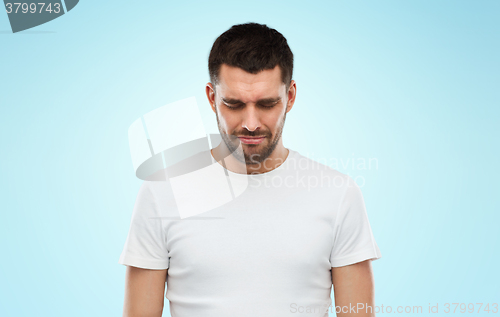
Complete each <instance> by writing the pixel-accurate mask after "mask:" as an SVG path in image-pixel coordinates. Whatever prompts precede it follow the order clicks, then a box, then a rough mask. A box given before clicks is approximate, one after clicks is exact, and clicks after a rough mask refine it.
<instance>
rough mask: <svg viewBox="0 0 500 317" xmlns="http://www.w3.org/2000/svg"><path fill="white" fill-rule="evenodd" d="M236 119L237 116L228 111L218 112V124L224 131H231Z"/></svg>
mask: <svg viewBox="0 0 500 317" xmlns="http://www.w3.org/2000/svg"><path fill="white" fill-rule="evenodd" d="M236 119H237V118H236V117H235V116H234V115H231V114H230V113H221V112H219V124H220V126H221V127H222V128H223V129H224V130H225V131H226V132H231V131H232V130H234V129H235V124H236V121H237V120H236Z"/></svg>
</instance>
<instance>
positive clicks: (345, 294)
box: [332, 260, 375, 317]
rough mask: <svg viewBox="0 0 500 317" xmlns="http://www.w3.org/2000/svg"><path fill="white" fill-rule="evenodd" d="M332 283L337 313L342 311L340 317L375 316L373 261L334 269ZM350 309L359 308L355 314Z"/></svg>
mask: <svg viewBox="0 0 500 317" xmlns="http://www.w3.org/2000/svg"><path fill="white" fill-rule="evenodd" d="M332 282H333V290H334V295H335V308H336V311H339V310H342V312H340V313H339V314H338V315H339V316H358V317H359V316H370V317H371V316H375V312H374V309H375V306H374V305H375V291H374V280H373V272H372V266H371V260H366V261H363V262H358V263H355V264H351V265H346V266H341V267H332ZM361 305H363V306H361ZM368 306H369V307H368ZM344 307H347V308H344ZM349 307H357V309H356V310H355V311H354V313H353V311H352V310H350V309H349ZM370 307H371V308H370ZM342 308H343V309H342Z"/></svg>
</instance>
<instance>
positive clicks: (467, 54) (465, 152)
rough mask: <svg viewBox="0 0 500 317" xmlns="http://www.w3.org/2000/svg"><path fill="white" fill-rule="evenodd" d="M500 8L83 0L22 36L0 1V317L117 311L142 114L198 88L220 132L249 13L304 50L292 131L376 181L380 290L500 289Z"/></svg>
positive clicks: (415, 301)
mask: <svg viewBox="0 0 500 317" xmlns="http://www.w3.org/2000/svg"><path fill="white" fill-rule="evenodd" d="M499 16H500V2H499V1H493V0H492V1H484V0H483V1H457V0H453V1H451V0H447V1H444V0H443V1H430V0H427V1H421V0H419V1H417V0H411V1H389V0H384V1H381V0H379V1H374V0H369V1H315V2H310V1H241V2H238V3H236V2H234V1H226V2H222V1H189V2H187V1H185V2H184V1H179V2H175V3H174V2H171V1H144V2H139V1H135V2H123V1H80V3H79V4H78V5H77V6H76V7H75V8H74V9H73V10H72V11H71V12H69V13H68V14H65V15H64V16H62V17H60V18H58V19H56V20H53V21H51V22H49V23H46V24H44V25H41V26H39V27H37V28H33V29H31V30H27V31H24V32H21V33H18V34H12V33H11V31H10V25H9V22H8V18H7V14H6V13H5V14H4V13H1V14H0V65H1V68H0V75H1V77H0V109H1V110H0V129H1V130H0V137H1V144H2V150H1V158H0V160H1V164H0V173H1V177H2V182H1V185H0V186H1V191H0V199H1V202H2V207H1V209H2V212H1V221H0V237H1V245H0V247H1V261H0V315H2V316H69V315H71V316H72V317H77V316H86V317H87V316H121V313H122V309H123V295H124V277H125V275H124V274H125V267H124V266H121V265H119V264H118V263H117V262H118V258H119V255H120V253H121V251H122V248H123V245H124V243H125V239H126V236H127V232H128V229H129V224H130V216H131V213H132V207H133V204H134V202H135V198H136V195H137V192H138V189H139V186H140V184H141V182H142V181H141V180H139V179H137V178H135V176H134V170H133V167H132V162H131V158H130V152H129V147H128V135H127V130H128V127H129V125H130V124H131V123H132V122H133V121H134V120H136V119H137V118H139V117H140V116H141V115H143V114H145V113H146V112H148V111H151V110H153V109H156V108H158V107H160V106H163V105H165V104H167V103H169V102H173V101H177V100H180V99H184V98H187V97H190V96H195V97H196V98H197V101H198V106H199V107H200V112H201V113H202V115H203V120H204V123H205V127H206V129H207V131H209V132H210V131H217V130H216V129H217V127H216V121H215V115H214V114H213V112H212V111H211V109H210V107H209V104H208V102H207V100H206V96H205V88H204V87H205V84H206V83H207V82H208V80H209V78H208V67H207V59H208V54H209V51H210V48H211V45H212V43H213V41H214V40H215V39H216V37H217V36H218V35H220V34H221V33H222V32H224V31H225V30H227V29H228V28H229V27H230V26H231V25H233V24H238V23H244V22H258V23H265V24H267V25H269V26H270V27H273V28H276V29H277V30H278V31H280V32H281V33H282V34H283V35H284V36H285V37H286V38H287V39H288V42H289V45H290V47H291V49H292V51H293V53H294V55H295V68H294V76H293V78H294V79H295V80H296V82H297V100H296V103H295V105H294V108H293V109H292V111H291V112H290V113H289V114H288V115H287V121H286V124H285V129H284V133H283V140H284V145H285V147H288V148H291V149H294V150H296V151H299V152H300V153H302V154H304V155H306V156H309V157H312V158H327V159H328V160H332V158H335V159H337V161H338V162H339V166H338V169H339V170H340V171H342V172H344V173H347V174H349V175H351V176H353V177H357V181H358V183H359V184H360V185H361V186H362V191H363V194H364V198H365V203H366V207H367V211H368V215H369V218H370V222H371V225H372V229H373V232H374V235H375V238H376V240H377V243H378V245H379V247H380V249H381V252H382V259H380V260H377V261H375V262H373V267H374V272H375V283H376V304H377V305H379V306H380V305H384V307H386V306H388V305H390V306H392V308H393V310H395V309H396V307H397V306H406V305H410V306H415V305H417V306H422V307H423V310H424V312H427V311H428V305H429V303H430V304H431V305H435V304H439V314H432V315H433V316H436V315H450V314H445V313H444V312H443V309H444V307H443V305H444V304H445V303H484V304H486V303H493V302H497V303H498V302H500V300H499V294H500V286H499V285H500V273H499V272H500V271H499V270H498V260H499V242H500V234H499V220H500V216H499V211H500V208H499V207H500V204H499V202H498V193H499V192H500V191H499V185H498V182H499V176H500V175H499V172H498V162H499V154H500V153H499V150H498V136H499V128H498V121H499V112H500V111H499V104H500V97H499V87H500V80H499V74H500V67H499V66H500V65H499V64H500V63H499V56H500V41H499V40H500V36H499V31H500V19H499ZM370 158H372V159H376V162H378V165H376V166H374V165H373V164H372V166H371V168H369V166H368V165H367V168H366V169H362V168H358V166H357V164H355V166H354V167H353V166H352V164H351V163H352V160H355V162H359V160H360V159H361V160H362V159H365V160H367V162H368V159H370ZM349 160H350V161H349ZM340 162H343V164H340ZM372 162H373V160H372ZM342 165H343V166H342ZM490 305H491V304H490ZM490 314H491V313H490ZM499 314H500V312H499ZM379 315H380V316H383V315H387V314H379ZM451 315H460V316H463V315H464V314H459V313H457V314H451ZM465 315H471V314H468V313H466V314H465ZM164 316H170V315H169V313H168V301H167V300H165V309H164Z"/></svg>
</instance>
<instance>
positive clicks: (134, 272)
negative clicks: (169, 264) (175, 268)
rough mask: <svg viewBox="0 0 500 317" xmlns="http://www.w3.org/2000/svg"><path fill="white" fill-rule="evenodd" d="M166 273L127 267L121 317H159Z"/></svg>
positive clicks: (164, 271)
mask: <svg viewBox="0 0 500 317" xmlns="http://www.w3.org/2000/svg"><path fill="white" fill-rule="evenodd" d="M167 271H168V269H165V270H152V269H142V268H138V267H134V266H127V269H126V277H125V302H124V305H123V317H136V316H140V317H161V315H162V312H163V300H164V294H165V283H166V279H167Z"/></svg>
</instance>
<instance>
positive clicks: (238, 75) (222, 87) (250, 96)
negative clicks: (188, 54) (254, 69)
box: [217, 64, 285, 102]
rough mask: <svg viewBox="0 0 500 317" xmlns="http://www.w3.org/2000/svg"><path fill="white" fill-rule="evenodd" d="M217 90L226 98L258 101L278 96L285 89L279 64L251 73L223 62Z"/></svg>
mask: <svg viewBox="0 0 500 317" xmlns="http://www.w3.org/2000/svg"><path fill="white" fill-rule="evenodd" d="M217 90H218V91H219V92H220V96H221V97H224V98H234V99H239V100H241V101H243V102H256V101H257V100H259V99H262V98H270V97H277V96H278V95H279V94H281V93H283V92H284V90H285V84H284V83H283V82H282V81H281V70H280V67H279V66H278V65H276V67H274V68H273V69H266V70H263V71H261V72H259V73H257V74H251V73H248V72H246V71H244V70H243V69H241V68H239V67H232V66H229V65H227V64H222V65H221V68H220V70H219V83H218V85H217Z"/></svg>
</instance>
